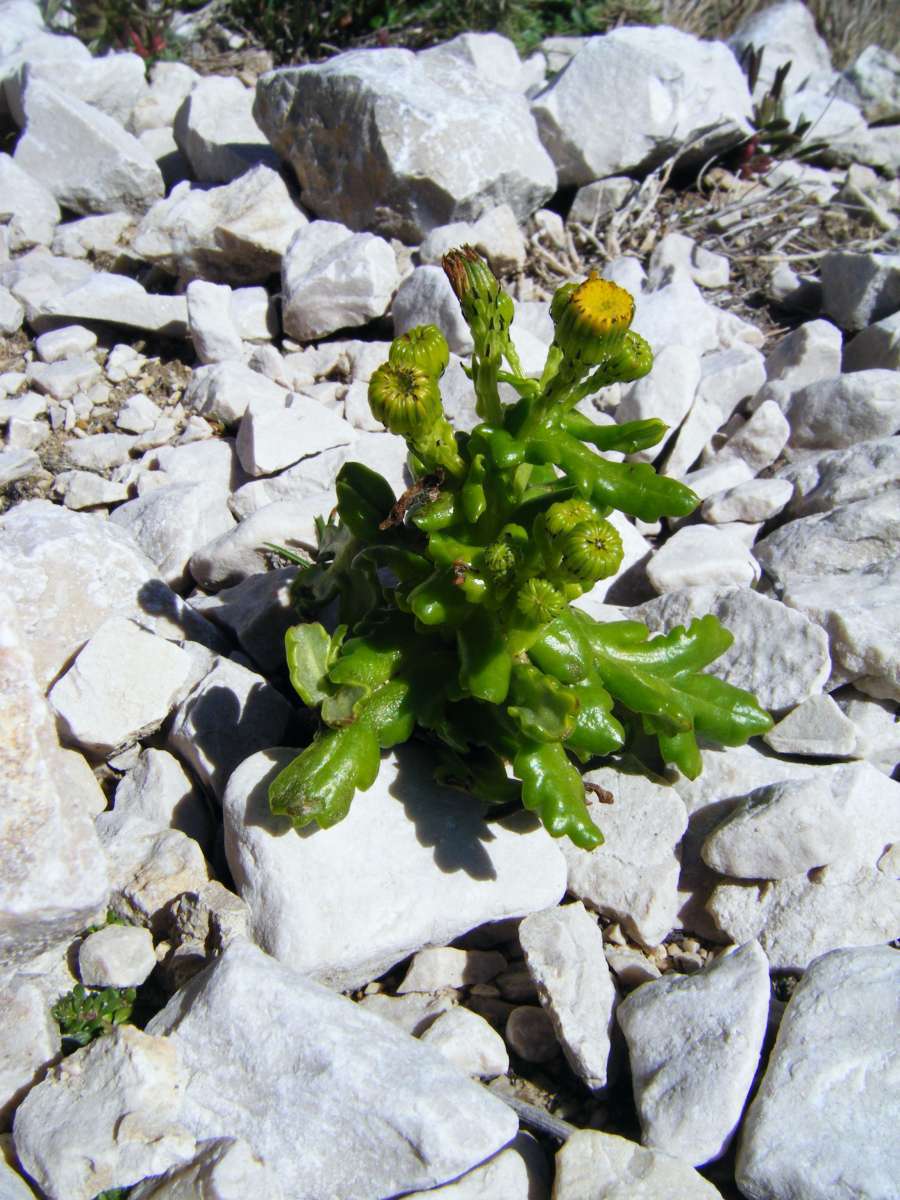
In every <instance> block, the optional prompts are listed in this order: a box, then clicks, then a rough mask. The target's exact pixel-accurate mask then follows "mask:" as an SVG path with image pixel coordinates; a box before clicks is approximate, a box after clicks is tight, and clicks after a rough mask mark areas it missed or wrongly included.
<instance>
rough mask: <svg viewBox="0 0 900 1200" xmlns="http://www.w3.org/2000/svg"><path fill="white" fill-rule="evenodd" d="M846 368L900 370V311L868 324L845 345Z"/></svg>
mask: <svg viewBox="0 0 900 1200" xmlns="http://www.w3.org/2000/svg"><path fill="white" fill-rule="evenodd" d="M843 361H844V370H845V371H847V372H851V371H868V370H872V369H873V368H875V367H882V368H885V369H887V370H889V371H897V370H900V311H898V312H895V313H892V314H891V316H889V317H884V318H882V320H880V321H876V322H875V323H874V324H873V325H867V326H866V328H865V329H863V330H861V331H860V332H859V333H858V334H857V335H856V337H854V338H851V340H850V341H849V342H848V343H847V345H846V346H845V347H844V360H843Z"/></svg>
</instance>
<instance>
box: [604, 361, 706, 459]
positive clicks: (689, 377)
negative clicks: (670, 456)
mask: <svg viewBox="0 0 900 1200" xmlns="http://www.w3.org/2000/svg"><path fill="white" fill-rule="evenodd" d="M699 382H700V358H699V356H698V355H697V353H696V351H695V350H692V349H691V348H690V347H689V346H681V345H678V344H677V343H672V344H670V345H667V346H663V348H662V349H661V350H660V351H659V353H658V354H656V355H654V360H653V370H652V371H651V372H650V373H649V375H645V376H644V378H643V379H639V380H638V381H637V382H636V383H634V384H632V385H631V387H629V388H628V390H627V391H626V392H625V395H624V396H623V397H622V400H621V402H620V403H619V406H618V408H617V409H616V420H617V421H621V422H623V423H624V422H625V421H643V420H647V419H648V418H651V417H657V418H658V419H659V420H661V421H664V422H665V423H666V425H668V427H669V428H668V431H667V433H666V436H665V437H664V438H663V440H662V441H661V442H660V443H659V444H658V445H656V446H652V447H650V449H649V450H641V451H639V452H638V453H637V454H634V455H632V459H633V460H634V461H636V462H652V461H653V460H654V459H656V458H658V457H659V455H660V454H661V453H662V451H663V450H664V449H665V447H666V446H668V445H669V444H670V442H671V439H672V438H673V437H675V436H676V434H677V431H678V428H679V426H680V425H681V422H682V421H683V420H684V418H685V417H686V416H687V414H688V412H689V411H690V408H691V405H692V404H693V402H694V394H695V393H696V391H697V385H698V383H699Z"/></svg>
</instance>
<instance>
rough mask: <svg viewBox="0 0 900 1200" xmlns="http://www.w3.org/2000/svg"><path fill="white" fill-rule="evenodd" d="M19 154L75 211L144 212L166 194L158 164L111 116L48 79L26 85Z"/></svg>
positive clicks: (19, 159)
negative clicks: (67, 92)
mask: <svg viewBox="0 0 900 1200" xmlns="http://www.w3.org/2000/svg"><path fill="white" fill-rule="evenodd" d="M24 108H25V117H26V125H25V132H24V133H23V135H22V137H21V138H20V139H19V142H18V145H17V146H16V150H15V154H14V156H13V157H14V160H15V162H16V163H18V165H19V166H20V167H22V168H23V169H24V170H26V171H28V172H29V174H31V175H33V176H34V177H35V178H36V179H39V180H40V181H41V182H42V183H43V184H44V185H45V186H46V187H47V188H48V189H49V190H50V191H51V192H52V193H53V195H54V197H55V198H56V200H57V202H58V203H59V204H62V205H64V206H65V207H66V208H71V209H74V210H75V212H80V213H90V212H115V211H118V210H120V209H127V210H128V211H138V212H141V211H143V210H144V209H147V208H149V207H150V205H151V204H152V203H153V201H154V200H156V199H158V198H159V197H160V196H162V194H163V179H162V175H161V174H160V170H159V167H158V166H157V165H156V162H155V161H154V159H153V158H151V156H150V155H149V154H148V153H147V151H146V150H145V149H144V148H143V147H142V146H141V144H140V143H139V142H138V141H137V139H136V138H133V137H132V136H131V134H130V133H126V132H125V130H124V129H123V128H122V127H121V125H119V124H118V123H117V122H116V121H114V120H113V118H112V117H108V116H106V114H105V113H102V112H100V111H99V110H98V109H96V108H93V107H92V106H91V105H89V104H85V103H84V102H83V101H82V100H78V99H76V98H75V97H73V96H67V95H64V94H63V93H62V92H59V91H57V89H56V88H55V87H53V86H51V85H50V84H48V83H44V82H42V81H41V80H38V79H32V80H29V81H28V83H27V84H26V87H25V96H24Z"/></svg>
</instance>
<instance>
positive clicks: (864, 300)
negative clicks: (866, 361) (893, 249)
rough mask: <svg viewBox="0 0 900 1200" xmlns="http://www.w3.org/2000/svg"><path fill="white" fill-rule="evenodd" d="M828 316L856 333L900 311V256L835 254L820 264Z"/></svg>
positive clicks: (831, 253)
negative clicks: (899, 309)
mask: <svg viewBox="0 0 900 1200" xmlns="http://www.w3.org/2000/svg"><path fill="white" fill-rule="evenodd" d="M819 269H820V272H821V275H822V302H823V305H824V308H825V312H826V313H827V314H828V316H830V317H831V318H832V320H834V322H835V323H836V324H837V325H840V327H841V328H842V329H844V330H848V331H850V332H856V331H857V330H859V329H865V327H866V326H867V325H872V324H873V323H874V322H876V321H880V320H881V318H882V317H889V316H891V314H892V313H895V312H896V311H897V309H898V308H900V255H896V254H893V255H891V254H860V253H854V252H853V251H849V250H832V251H830V252H829V253H828V254H826V255H825V256H824V257H823V258H822V261H821V264H820V268H819Z"/></svg>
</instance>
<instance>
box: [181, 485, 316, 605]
mask: <svg viewBox="0 0 900 1200" xmlns="http://www.w3.org/2000/svg"><path fill="white" fill-rule="evenodd" d="M332 508H334V494H333V491H332V492H315V493H314V494H313V495H311V496H306V497H304V498H303V499H300V500H275V501H273V502H272V503H270V504H267V505H265V507H263V508H260V509H257V510H256V511H255V512H252V513H251V514H250V516H248V517H246V518H245V519H244V520H242V521H241V522H240V523H239V524H238V525H236V526H235V527H234V529H231V530H229V531H228V532H227V533H223V534H220V536H219V537H217V538H214V539H213V540H212V541H211V542H207V543H206V544H205V545H204V546H201V547H200V549H199V550H195V551H194V553H193V554H192V555H191V558H190V568H191V574H192V575H193V577H194V579H195V580H196V581H197V583H199V584H200V586H201V587H202V588H205V589H206V590H207V591H217V590H218V589H219V588H222V587H232V586H234V584H237V583H240V582H241V580H242V579H246V578H247V577H248V576H249V575H257V574H258V573H259V572H260V571H264V570H265V569H266V566H267V557H266V556H267V555H268V554H269V553H270V551H269V549H268V547H269V545H272V544H274V545H276V546H285V547H286V548H287V549H288V550H290V549H300V550H304V549H310V548H313V549H314V548H315V546H316V543H317V539H316V526H315V521H316V517H327V516H328V514H329V512H330V511H331V510H332Z"/></svg>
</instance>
